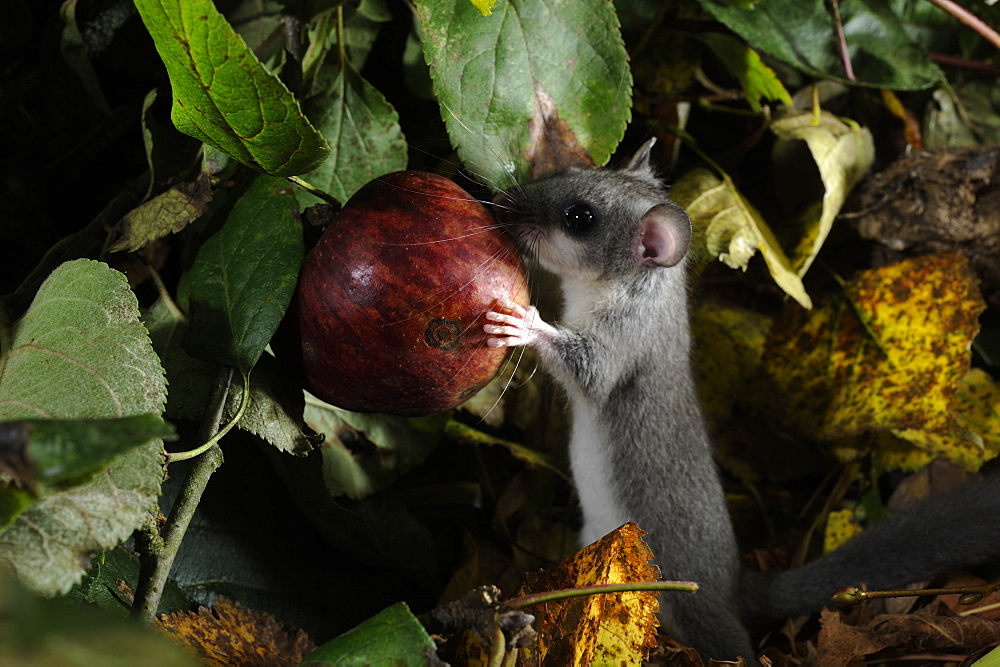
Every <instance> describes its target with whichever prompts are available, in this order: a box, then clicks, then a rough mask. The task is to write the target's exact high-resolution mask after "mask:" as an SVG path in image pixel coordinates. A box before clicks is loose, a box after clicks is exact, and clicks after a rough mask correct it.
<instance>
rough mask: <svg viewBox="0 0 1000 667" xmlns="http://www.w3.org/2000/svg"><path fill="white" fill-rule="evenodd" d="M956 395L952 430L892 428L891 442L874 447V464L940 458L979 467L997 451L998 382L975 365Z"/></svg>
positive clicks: (895, 465) (917, 463)
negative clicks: (954, 425)
mask: <svg viewBox="0 0 1000 667" xmlns="http://www.w3.org/2000/svg"><path fill="white" fill-rule="evenodd" d="M956 399H957V400H956V401H955V406H954V412H955V418H956V420H957V423H958V428H957V429H956V430H955V431H950V432H939V431H927V430H920V429H902V430H897V431H893V435H894V436H895V437H894V438H892V440H891V442H885V443H883V444H882V445H881V446H880V447H878V449H877V450H876V459H875V463H876V465H877V466H878V467H879V468H881V469H883V470H895V469H900V470H906V471H912V470H917V469H918V468H922V467H923V466H925V465H927V464H928V463H930V461H932V460H934V459H941V458H943V459H947V460H949V461H951V462H952V463H954V464H955V465H957V466H959V467H961V468H964V469H966V470H978V469H979V468H980V467H981V466H982V465H983V464H984V463H985V462H986V461H989V460H990V459H992V458H995V457H996V456H997V455H998V454H1000V386H998V385H997V383H996V381H995V380H994V379H993V378H992V377H991V376H990V375H989V374H988V373H986V372H985V371H983V370H980V369H978V368H974V369H972V370H971V371H969V372H968V373H967V374H966V375H965V377H964V378H962V382H961V383H960V384H959V386H958V390H957V391H956Z"/></svg>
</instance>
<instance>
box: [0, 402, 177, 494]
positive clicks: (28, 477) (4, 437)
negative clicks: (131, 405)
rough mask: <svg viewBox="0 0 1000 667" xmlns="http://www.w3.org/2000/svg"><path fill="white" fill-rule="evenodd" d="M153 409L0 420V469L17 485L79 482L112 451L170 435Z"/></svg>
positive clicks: (101, 465)
mask: <svg viewBox="0 0 1000 667" xmlns="http://www.w3.org/2000/svg"><path fill="white" fill-rule="evenodd" d="M173 437H174V430H173V428H172V427H171V426H170V425H169V424H167V423H166V422H164V421H163V418H162V417H160V415H158V414H148V415H135V416H133V417H117V418H111V419H77V420H68V419H37V420H25V421H10V422H0V470H6V471H14V472H13V473H12V474H11V477H12V478H13V479H14V480H15V481H16V482H17V483H18V484H19V485H21V486H25V487H29V488H33V489H34V488H36V486H38V487H41V488H38V489H37V490H38V491H39V492H43V491H44V490H45V489H44V487H45V486H46V485H48V486H51V485H53V484H58V483H60V482H70V483H72V482H74V481H76V482H80V481H83V480H84V479H85V478H86V477H87V476H88V475H91V474H93V473H95V472H97V471H98V470H101V469H102V468H104V467H105V466H106V465H108V463H110V462H111V461H112V460H113V459H114V458H115V457H116V456H118V455H120V454H124V453H125V452H127V451H129V450H130V449H132V448H134V447H138V446H140V445H143V444H145V443H147V442H149V441H150V440H151V439H153V438H160V439H172V438H173Z"/></svg>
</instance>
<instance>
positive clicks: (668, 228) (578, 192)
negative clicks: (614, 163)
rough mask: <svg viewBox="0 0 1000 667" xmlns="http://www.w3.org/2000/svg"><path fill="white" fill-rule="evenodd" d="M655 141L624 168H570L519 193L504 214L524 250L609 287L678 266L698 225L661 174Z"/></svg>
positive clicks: (511, 194) (559, 269) (558, 268)
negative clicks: (653, 158) (653, 154)
mask: <svg viewBox="0 0 1000 667" xmlns="http://www.w3.org/2000/svg"><path fill="white" fill-rule="evenodd" d="M653 141H654V140H652V139H651V140H650V141H648V142H647V143H646V144H645V145H644V146H643V147H642V148H640V149H639V151H638V152H637V153H636V154H635V155H634V156H632V158H631V159H629V160H628V161H627V162H626V163H625V164H624V165H623V166H622V167H620V168H619V169H576V168H573V169H568V170H566V171H563V172H560V173H558V174H556V175H554V176H550V177H548V178H545V179H543V180H540V181H536V182H534V183H529V184H527V185H524V186H522V187H521V188H520V190H518V191H516V192H509V193H507V196H506V197H505V198H504V203H505V204H507V205H508V206H509V207H510V208H512V209H514V211H513V213H507V214H505V215H503V216H502V217H503V219H504V220H505V221H507V222H511V223H515V226H516V229H515V234H516V236H517V238H518V239H519V242H520V243H521V245H522V246H523V248H524V250H525V251H526V252H528V253H529V254H532V255H534V256H535V257H536V258H537V259H538V260H539V262H540V263H541V264H542V265H543V266H544V267H545V268H547V269H549V270H550V271H553V272H555V273H557V274H558V275H561V276H563V277H575V278H579V279H589V280H602V279H613V278H616V277H624V276H628V275H632V274H635V273H636V272H640V271H648V270H650V269H660V268H669V267H673V266H676V265H677V264H679V263H680V262H681V260H682V259H683V258H684V255H685V253H686V252H687V249H688V245H689V244H690V241H691V221H690V219H689V218H688V216H687V214H686V213H685V212H684V211H683V209H681V208H680V207H679V206H677V205H676V204H674V203H672V202H671V201H670V200H669V199H668V198H667V195H666V190H665V188H664V186H663V183H662V182H661V181H660V180H659V178H657V177H656V175H655V174H654V173H653V170H652V167H651V166H650V162H649V151H650V148H651V147H652V145H653Z"/></svg>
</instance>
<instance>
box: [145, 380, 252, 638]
mask: <svg viewBox="0 0 1000 667" xmlns="http://www.w3.org/2000/svg"><path fill="white" fill-rule="evenodd" d="M232 376H233V369H232V368H224V369H221V371H220V373H219V375H218V376H217V377H216V381H215V384H214V386H213V387H212V393H211V396H210V400H209V401H208V404H207V406H206V411H205V414H204V415H203V416H202V422H201V428H200V429H199V433H198V435H199V438H198V439H199V441H209V440H211V441H212V442H213V444H212V446H211V447H210V448H209V449H208V450H207V451H206V452H205V453H204V454H202V455H201V456H199V457H198V458H197V459H195V461H194V463H193V464H192V466H191V470H190V471H189V472H188V476H187V479H186V480H184V484H183V485H182V486H181V489H180V491H179V492H178V494H177V500H175V501H174V506H173V508H171V510H170V516H169V517H167V522H166V523H165V524H164V526H163V530H162V531H161V532H160V533H158V534H157V531H156V526H155V521H147V523H146V525H145V526H144V527H143V529H142V530H140V531H139V532H138V534H137V535H136V538H137V539H136V546H137V548H138V550H139V558H140V566H139V583H138V585H137V586H136V592H135V602H134V603H133V605H132V617H133V618H136V619H138V620H140V621H142V622H143V623H146V624H152V622H153V619H155V618H156V611H157V609H158V608H159V606H160V598H161V597H162V596H163V589H164V587H165V586H166V583H167V576H168V575H169V574H170V568H171V567H172V566H173V564H174V558H176V557H177V551H178V550H179V549H180V546H181V542H182V541H183V539H184V534H185V533H186V532H187V529H188V526H189V525H190V524H191V519H192V517H194V511H195V510H196V509H197V507H198V503H199V502H200V501H201V496H202V495H203V494H204V493H205V488H206V487H207V486H208V480H209V479H210V478H211V476H212V473H214V472H215V471H216V470H217V469H218V468H219V466H221V465H222V460H223V458H222V450H221V449H220V448H219V445H218V444H215V440H213V437H214V435H215V434H216V432H217V431H218V428H219V422H220V421H221V420H222V411H223V408H224V407H225V405H226V397H227V396H228V395H229V383H230V381H231V380H232Z"/></svg>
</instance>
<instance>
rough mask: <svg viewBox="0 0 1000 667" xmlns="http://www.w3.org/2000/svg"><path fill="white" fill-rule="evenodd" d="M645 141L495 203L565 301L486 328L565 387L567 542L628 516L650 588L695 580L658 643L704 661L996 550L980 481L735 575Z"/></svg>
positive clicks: (670, 612)
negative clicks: (779, 569) (555, 310)
mask: <svg viewBox="0 0 1000 667" xmlns="http://www.w3.org/2000/svg"><path fill="white" fill-rule="evenodd" d="M652 144H653V141H652V140H650V141H649V142H647V143H646V144H645V145H644V146H643V147H642V148H641V149H640V150H639V151H638V152H637V153H636V154H635V155H634V156H633V157H632V158H631V159H630V160H628V161H627V162H626V163H625V165H624V166H622V167H621V168H619V169H607V168H598V169H578V168H571V169H568V170H566V171H563V172H561V173H558V174H556V175H554V176H551V177H548V178H545V179H542V180H539V181H535V182H529V183H527V184H525V185H522V186H519V187H518V188H517V189H515V190H511V191H508V192H507V193H505V194H504V195H502V196H501V198H500V200H499V202H500V206H499V209H500V211H499V213H498V216H499V217H500V218H501V220H502V222H503V223H504V224H505V225H508V226H509V227H510V229H511V231H512V233H513V235H514V236H515V238H516V239H517V242H518V244H519V245H520V246H521V248H522V250H523V251H525V252H526V253H527V254H529V255H531V256H533V257H534V258H535V259H536V260H537V261H538V263H539V264H541V266H542V267H544V268H545V269H547V270H549V271H551V272H552V273H554V274H555V275H556V276H557V277H558V278H559V280H560V283H561V288H562V292H563V298H564V308H563V315H562V318H561V323H560V324H559V325H557V326H553V325H550V324H548V323H546V322H545V321H543V320H542V319H541V318H540V317H539V315H538V312H537V310H536V309H535V308H534V307H533V306H532V307H528V308H522V307H520V306H518V305H517V304H514V303H503V304H498V305H497V306H496V307H495V308H494V309H493V310H491V311H490V312H488V313H487V315H486V317H487V320H488V321H489V323H488V324H486V325H485V327H484V329H485V331H486V333H487V334H489V335H490V338H489V344H490V345H491V346H494V347H504V346H510V347H512V346H518V345H526V346H529V347H531V348H533V349H535V350H536V351H537V352H538V354H539V355H540V357H541V360H542V364H543V366H544V367H545V369H546V370H547V371H548V372H549V373H550V374H551V375H552V376H553V377H554V378H555V379H556V380H557V381H558V382H559V383H560V384H561V385H562V386H563V388H564V389H565V392H566V395H567V398H568V403H569V407H570V412H571V420H570V423H571V433H570V438H569V459H570V467H571V471H572V475H573V479H574V482H575V485H576V488H577V493H578V496H579V499H580V505H581V508H582V512H583V528H582V533H581V543H582V544H588V543H590V542H592V541H594V540H596V539H597V538H599V537H601V536H602V535H604V534H606V533H608V532H610V531H612V530H614V529H615V528H617V527H618V526H620V525H621V524H623V523H624V522H625V521H629V520H631V521H635V522H637V523H638V524H639V526H640V527H642V528H643V530H645V531H646V532H647V533H648V534H647V536H646V538H645V539H646V540H647V542H648V543H649V544H650V547H651V548H652V550H653V553H654V554H655V555H656V556H657V564H658V565H659V567H660V569H661V572H662V575H663V577H664V579H677V580H690V581H696V582H698V584H699V586H700V588H699V591H698V593H696V594H695V595H680V594H677V595H664V596H662V597H661V598H660V604H661V616H662V618H661V620H662V622H663V624H664V626H665V627H666V629H667V630H668V631H669V632H670V634H671V635H672V636H674V637H675V638H677V639H679V640H680V641H683V642H685V643H687V644H689V645H691V646H693V647H694V648H696V649H697V650H698V651H699V652H700V653H701V654H702V655H703V656H704V657H706V658H716V659H725V658H734V657H736V656H744V657H747V658H749V659H750V660H753V658H754V656H755V655H756V652H755V650H754V646H755V644H754V642H753V638H752V636H751V628H753V629H754V630H756V629H758V627H761V626H766V624H768V623H772V622H776V621H779V620H780V619H782V618H787V617H788V616H790V615H794V614H800V613H806V612H809V611H815V610H816V609H818V608H820V607H821V606H823V604H824V603H825V602H826V600H827V597H828V596H829V594H830V593H831V592H832V591H833V590H834V589H835V588H836V587H838V586H843V585H860V584H862V583H866V584H868V585H869V586H872V587H879V588H881V587H889V586H896V585H901V584H905V583H909V582H911V581H916V580H919V579H922V578H925V577H929V576H932V575H933V574H935V573H937V572H939V571H941V570H943V569H945V568H947V567H960V566H968V565H972V564H976V563H978V562H982V561H985V560H989V559H990V558H992V557H996V556H998V555H1000V511H997V509H998V508H997V504H998V503H997V501H996V500H995V497H996V496H997V493H1000V490H998V488H996V487H1000V483H997V482H995V481H991V482H990V483H987V482H977V483H972V484H969V485H967V487H966V488H964V489H963V490H960V491H959V492H958V493H957V494H954V495H953V497H952V498H950V499H949V498H944V499H942V498H935V499H934V500H933V501H931V502H930V503H927V505H926V508H922V509H921V511H919V512H914V513H909V514H904V515H901V516H899V517H895V518H894V519H892V520H889V521H887V522H883V524H880V527H879V529H877V530H874V531H868V532H866V533H865V534H864V535H863V536H862V537H861V538H859V539H855V540H853V541H852V542H850V543H849V544H847V545H845V546H844V547H842V548H841V549H839V550H838V551H836V552H834V553H833V554H831V555H829V556H827V557H824V558H820V559H818V560H816V561H814V562H812V563H810V564H808V565H806V566H804V567H802V568H797V569H793V570H789V571H787V572H783V573H779V574H777V575H773V574H770V573H768V574H765V573H760V572H751V571H749V570H744V569H743V568H741V566H740V564H739V560H738V547H737V543H736V538H735V535H734V531H733V526H732V523H731V520H730V517H729V514H728V510H727V507H726V504H725V498H724V495H723V489H722V485H721V482H720V479H719V475H718V470H717V468H716V465H715V462H714V460H713V458H712V450H711V443H710V440H709V436H708V432H707V428H706V425H705V420H704V417H703V415H702V412H701V408H700V406H699V404H698V400H697V396H696V391H695V383H694V377H693V375H692V370H691V364H690V355H691V336H690V330H689V324H688V307H687V287H686V277H685V268H684V256H685V253H686V252H687V249H688V245H689V243H690V239H691V222H690V220H689V218H688V216H687V214H686V213H685V212H684V211H683V210H682V209H681V208H680V207H678V206H677V205H675V204H673V203H672V202H671V201H670V200H669V198H668V196H667V192H666V188H665V186H664V184H663V183H662V181H661V180H660V179H659V178H658V177H657V176H656V174H655V173H654V171H653V169H652V167H651V165H650V149H651V147H652ZM994 477H995V476H994ZM958 512H960V514H958ZM956 516H959V517H961V520H960V521H956V520H955V519H956Z"/></svg>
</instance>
